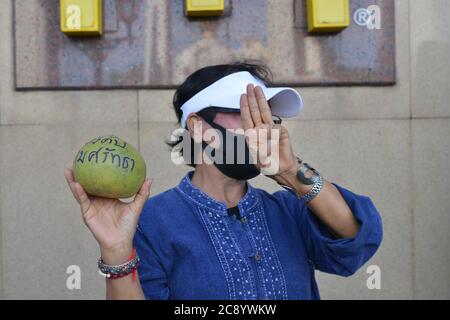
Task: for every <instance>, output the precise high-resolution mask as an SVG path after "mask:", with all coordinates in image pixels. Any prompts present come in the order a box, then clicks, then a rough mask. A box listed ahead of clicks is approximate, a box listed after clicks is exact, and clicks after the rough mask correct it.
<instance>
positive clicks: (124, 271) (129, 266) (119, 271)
mask: <svg viewBox="0 0 450 320" xmlns="http://www.w3.org/2000/svg"><path fill="white" fill-rule="evenodd" d="M139 262H140V260H139V257H138V255H137V254H136V249H134V250H133V254H132V255H131V257H130V259H129V260H128V261H127V262H125V263H122V264H119V265H108V264H106V263H105V262H104V261H103V259H102V258H101V257H100V258H99V259H98V262H97V265H98V268H99V269H100V271H101V272H102V273H103V274H104V275H105V276H106V277H107V278H108V279H119V278H123V277H126V276H128V275H129V274H131V273H133V276H134V277H135V275H136V271H137V268H138V267H139Z"/></svg>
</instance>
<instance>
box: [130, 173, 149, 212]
mask: <svg viewBox="0 0 450 320" xmlns="http://www.w3.org/2000/svg"><path fill="white" fill-rule="evenodd" d="M152 184H153V179H150V180H149V179H145V181H144V183H143V184H142V186H141V189H139V192H138V193H137V194H136V196H135V197H134V200H133V202H131V203H130V208H131V210H132V211H133V213H134V214H136V215H137V216H138V217H139V216H140V215H141V211H142V208H144V204H145V202H146V201H147V200H148V198H149V196H150V188H151V186H152Z"/></svg>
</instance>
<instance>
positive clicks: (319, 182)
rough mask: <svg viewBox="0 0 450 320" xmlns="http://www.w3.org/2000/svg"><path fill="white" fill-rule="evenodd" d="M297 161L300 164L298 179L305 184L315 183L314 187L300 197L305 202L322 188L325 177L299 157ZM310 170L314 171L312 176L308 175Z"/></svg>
mask: <svg viewBox="0 0 450 320" xmlns="http://www.w3.org/2000/svg"><path fill="white" fill-rule="evenodd" d="M297 161H298V163H299V164H300V168H299V169H298V171H297V178H298V180H300V182H301V183H303V184H305V185H313V187H312V188H311V189H310V190H309V191H308V192H307V193H306V194H304V195H302V196H301V197H300V199H302V200H304V201H305V202H309V201H311V200H312V199H314V198H315V197H316V196H317V195H318V194H319V192H320V191H321V190H322V187H323V178H322V176H321V175H320V173H319V172H318V171H317V170H316V169H314V168H313V167H311V166H310V165H308V164H307V163H306V162H303V161H302V160H301V159H300V158H299V157H297ZM308 171H311V172H312V175H311V176H309V175H308V176H307V173H308Z"/></svg>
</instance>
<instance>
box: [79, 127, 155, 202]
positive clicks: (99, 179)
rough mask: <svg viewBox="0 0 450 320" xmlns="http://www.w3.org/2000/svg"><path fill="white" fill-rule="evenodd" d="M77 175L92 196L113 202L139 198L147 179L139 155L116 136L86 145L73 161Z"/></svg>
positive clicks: (104, 137)
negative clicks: (137, 194) (134, 196)
mask: <svg viewBox="0 0 450 320" xmlns="http://www.w3.org/2000/svg"><path fill="white" fill-rule="evenodd" d="M73 172H74V177H75V180H76V181H77V182H79V183H80V184H81V185H82V186H83V188H84V190H85V191H86V192H87V193H88V194H90V195H92V196H97V197H104V198H112V199H119V198H121V199H124V198H129V197H131V196H133V195H135V194H136V193H137V192H138V191H139V189H140V188H141V186H142V184H143V183H144V180H145V177H146V175H147V169H146V165H145V161H144V158H143V157H142V156H141V154H140V153H139V151H137V150H136V148H134V147H133V146H132V145H130V144H129V143H127V142H125V141H124V140H123V139H121V138H119V137H117V136H114V135H106V136H101V137H98V138H95V139H93V140H91V141H89V142H88V143H86V144H85V145H84V146H83V147H82V148H81V150H80V151H78V153H77V155H76V157H75V160H74V161H73Z"/></svg>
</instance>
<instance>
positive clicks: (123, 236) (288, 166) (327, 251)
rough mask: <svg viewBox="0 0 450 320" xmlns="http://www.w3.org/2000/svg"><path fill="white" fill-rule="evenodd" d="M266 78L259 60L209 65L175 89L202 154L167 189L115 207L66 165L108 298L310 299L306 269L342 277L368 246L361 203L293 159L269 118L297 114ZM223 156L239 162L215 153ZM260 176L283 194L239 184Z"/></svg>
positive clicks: (371, 234) (289, 95)
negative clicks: (88, 191)
mask: <svg viewBox="0 0 450 320" xmlns="http://www.w3.org/2000/svg"><path fill="white" fill-rule="evenodd" d="M268 74H269V72H268V71H267V69H265V68H263V67H262V66H258V65H252V64H244V63H235V64H230V65H217V66H211V67H206V68H203V69H200V70H198V71H197V72H195V73H193V74H192V75H191V76H189V77H188V78H187V79H186V81H185V82H184V83H183V84H182V85H181V86H180V87H179V88H178V89H177V91H176V93H175V96H174V108H175V112H176V115H177V117H178V121H179V122H180V123H181V126H182V127H183V128H186V130H188V132H189V135H190V137H192V138H193V139H192V141H190V143H192V145H194V144H195V143H199V144H200V145H201V149H200V153H199V152H197V153H195V152H194V153H193V155H192V154H191V157H190V159H194V160H196V161H194V162H195V163H193V164H191V165H192V166H193V167H194V169H195V170H193V171H191V172H189V173H188V174H187V175H186V176H185V177H184V178H183V179H182V180H181V182H180V183H179V184H178V185H177V186H176V187H174V188H172V189H169V190H167V191H165V192H162V193H160V194H158V195H156V196H153V197H151V198H150V199H148V197H149V192H150V186H151V181H149V180H146V181H145V182H144V184H143V185H142V187H141V189H140V191H139V193H138V194H137V195H136V197H135V199H134V201H133V202H131V203H129V204H126V203H122V202H120V201H119V200H111V199H102V198H95V197H91V196H88V195H86V193H85V192H84V190H83V188H82V187H81V185H80V184H79V183H77V182H75V181H74V179H73V173H72V171H71V170H66V172H65V175H66V179H67V181H68V183H69V186H70V189H71V190H72V192H73V194H74V197H75V199H76V200H77V201H78V203H79V204H80V206H81V211H82V213H83V218H84V221H85V223H86V224H87V226H88V227H89V229H90V230H91V232H92V234H93V235H94V237H95V238H96V240H97V241H98V243H99V245H100V251H101V261H100V262H99V266H100V268H101V270H102V271H104V272H105V273H107V274H109V275H110V276H111V277H112V278H107V280H106V283H107V286H106V287H107V298H108V299H145V298H146V299H319V292H318V288H317V285H316V282H315V279H314V270H316V269H317V270H321V271H324V272H328V273H333V274H337V275H341V276H349V275H351V274H353V273H354V272H356V271H357V270H358V268H359V267H361V266H362V265H363V264H364V263H365V262H366V261H367V260H368V259H369V258H370V257H371V256H372V255H373V254H374V253H375V251H376V250H377V248H378V247H379V244H380V242H381V239H382V225H381V218H380V216H379V214H378V212H377V210H376V208H375V207H374V205H373V203H372V201H371V200H370V198H368V197H366V196H362V195H358V194H355V193H353V192H351V191H349V190H347V189H345V188H343V187H341V186H339V185H337V184H335V183H331V182H329V181H327V180H326V179H325V178H323V177H322V176H321V175H320V173H319V172H317V171H316V170H315V169H313V168H311V167H310V166H309V165H307V164H306V163H304V162H303V161H301V160H300V159H299V158H298V157H297V156H296V154H295V153H294V151H293V149H292V146H291V137H289V135H288V132H287V130H286V128H284V127H283V126H282V125H281V124H280V121H276V119H275V121H274V116H275V115H277V116H284V117H288V116H294V115H296V114H298V112H300V110H301V108H302V102H301V98H300V96H299V95H298V93H294V92H293V90H292V89H289V88H267V87H266V86H267V85H268V84H269V79H268ZM272 113H273V114H272ZM199 128H200V131H196V130H198V129H199ZM233 129H243V130H245V135H243V134H239V133H238V131H235V133H234V134H231V133H232V131H233ZM208 130H209V134H206V132H207V131H208ZM211 130H212V132H213V134H212V135H211ZM195 132H197V133H198V132H200V133H201V134H200V135H198V134H197V135H196V134H195ZM247 132H251V133H253V134H254V136H256V137H257V138H256V139H251V134H247ZM263 133H264V134H263ZM267 133H269V134H267ZM216 134H217V135H216ZM212 136H214V137H218V138H219V140H216V138H212ZM239 139H241V141H242V139H244V140H243V141H244V144H243V145H244V149H243V150H238V149H237V147H236V141H238V140H239ZM230 141H232V142H235V144H234V145H231V147H230V145H229V144H228V143H229V142H230ZM178 142H181V141H177V142H176V143H175V144H177V143H178ZM185 142H186V141H185ZM269 142H270V143H269ZM273 142H275V143H273ZM214 143H216V145H214ZM264 147H266V151H267V152H266V153H265V154H266V156H264V153H263V152H260V151H261V150H262V149H264ZM183 148H184V149H186V150H184V149H183V152H184V154H183V156H184V158H188V156H186V153H187V149H188V148H186V145H184V147H183ZM230 148H231V149H230ZM233 148H234V149H233ZM194 149H195V148H194ZM215 151H217V152H215ZM220 151H222V153H221V152H220ZM233 151H235V154H236V152H237V155H238V156H239V155H240V154H245V156H244V159H243V161H238V159H237V157H236V156H233V155H232V158H231V161H225V162H220V161H219V160H218V159H220V157H217V156H218V154H222V156H224V155H228V154H230V153H231V154H232V152H233ZM242 152H244V153H242ZM199 154H200V155H203V156H204V160H205V161H197V160H198V157H197V156H198V155H199ZM227 159H228V158H227ZM253 159H256V160H253ZM206 160H209V161H206ZM222 160H223V158H222ZM241 160H242V159H241ZM272 160H273V161H272ZM273 164H275V166H273ZM260 173H264V175H265V176H267V177H268V178H269V179H273V180H275V181H276V182H277V183H279V184H280V186H283V188H284V190H283V189H281V190H280V191H277V192H275V193H273V194H269V193H267V192H266V191H264V190H262V189H258V188H254V187H253V186H252V185H251V184H250V183H248V180H249V179H251V178H253V177H255V176H256V175H258V174H260ZM147 199H148V200H147ZM134 248H135V249H136V251H134ZM138 258H139V259H140V264H138V263H137V262H138ZM114 266H115V267H114ZM136 269H137V273H138V276H139V281H138V280H136V279H135V276H136Z"/></svg>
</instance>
